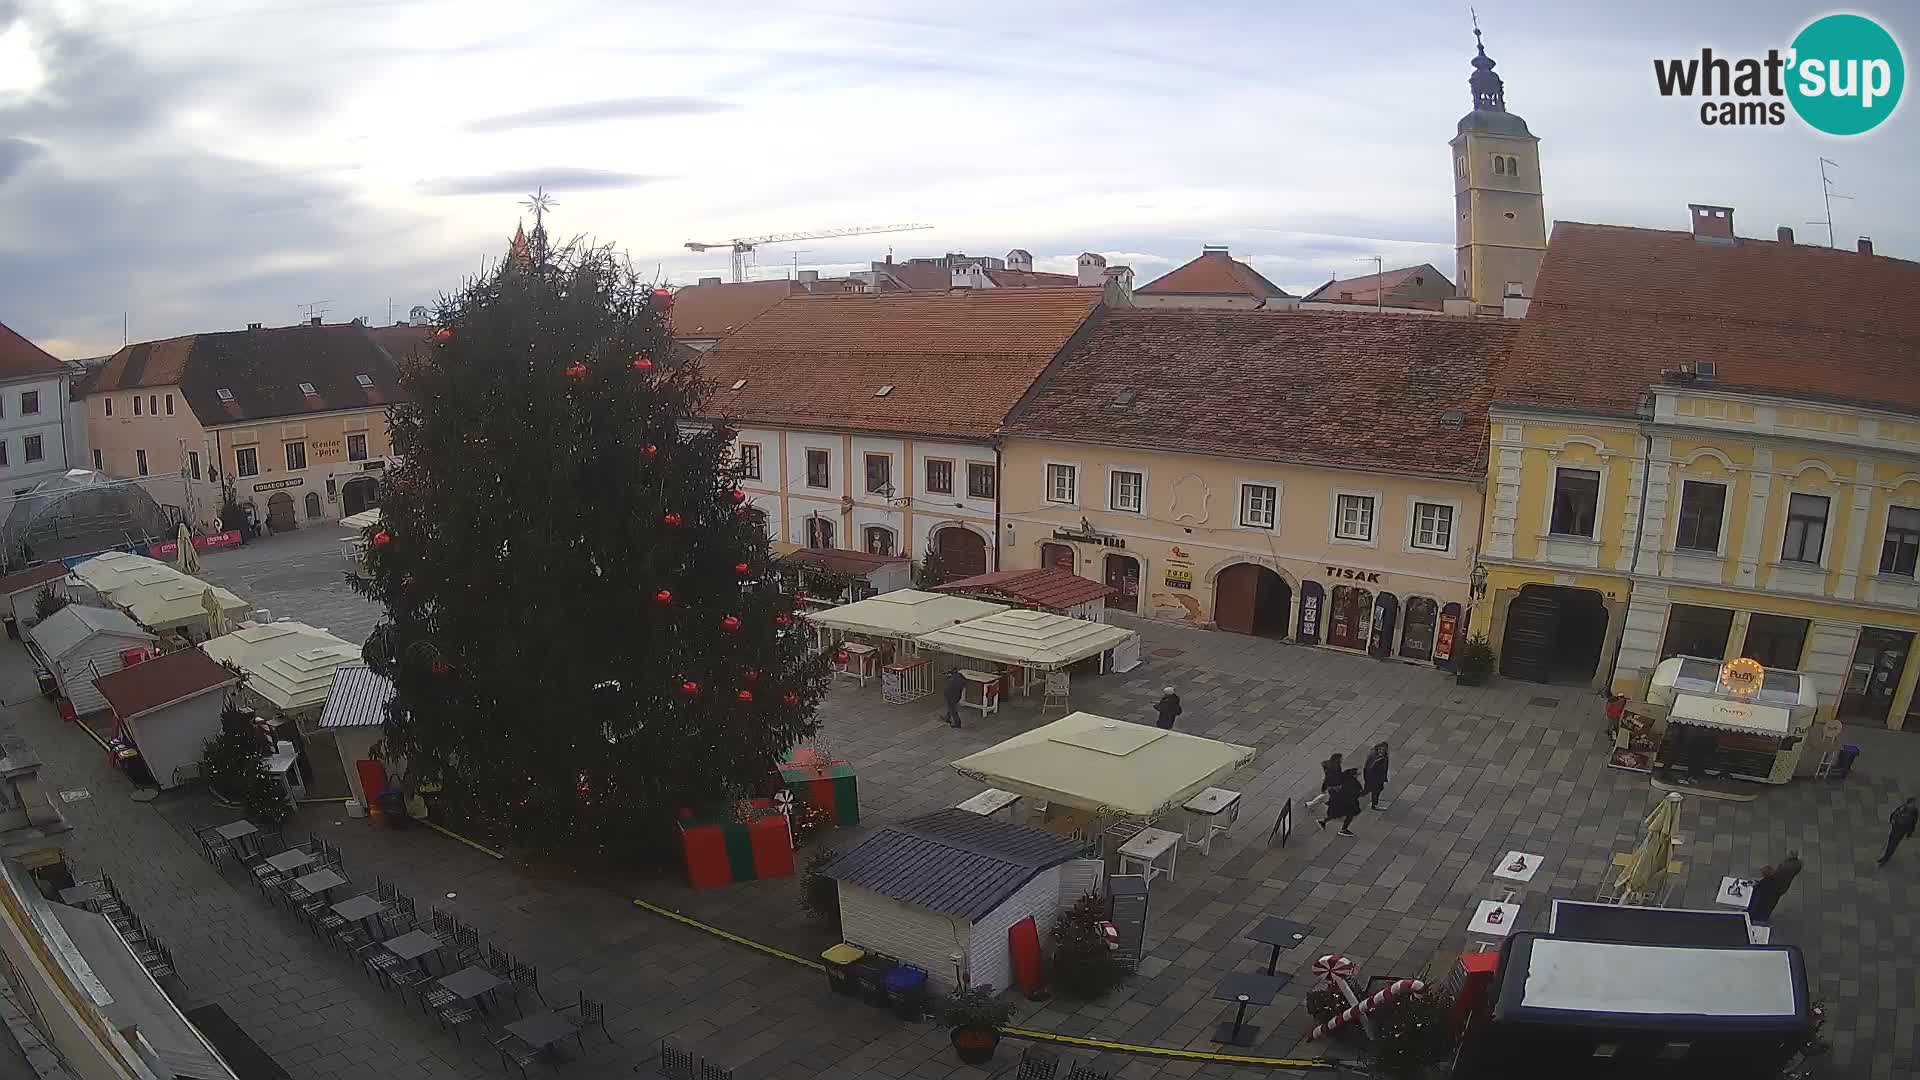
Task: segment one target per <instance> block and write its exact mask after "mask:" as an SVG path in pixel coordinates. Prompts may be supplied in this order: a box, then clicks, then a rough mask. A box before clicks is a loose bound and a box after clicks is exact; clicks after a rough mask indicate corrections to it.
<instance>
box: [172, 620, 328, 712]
mask: <svg viewBox="0 0 1920 1080" xmlns="http://www.w3.org/2000/svg"><path fill="white" fill-rule="evenodd" d="M200 648H201V649H203V650H205V652H206V654H207V655H208V656H211V657H213V658H214V659H215V660H218V661H220V662H221V663H231V664H233V665H234V666H236V667H238V668H239V669H240V670H241V671H243V672H245V673H246V675H247V683H246V689H247V692H248V693H249V694H253V695H256V696H258V697H259V698H260V699H261V700H262V701H264V702H266V703H267V704H268V705H270V706H272V707H273V708H275V709H278V710H279V711H280V712H281V713H283V714H286V715H289V716H292V715H294V714H297V713H300V712H302V711H305V710H312V711H313V712H314V713H315V714H316V715H318V713H319V709H320V706H322V705H324V704H326V700H327V693H328V692H329V691H331V690H332V689H333V676H334V672H335V671H337V670H339V668H340V666H341V665H342V664H350V663H356V662H358V661H359V659H360V646H358V645H355V644H353V643H352V642H350V641H347V640H345V639H343V638H338V637H335V636H333V635H332V634H329V633H327V632H326V631H325V630H322V629H319V628H318V627H313V626H308V625H307V624H306V623H301V622H292V621H287V622H272V623H260V624H258V625H255V626H247V627H242V628H241V629H239V630H235V631H234V632H233V633H231V634H222V635H221V636H219V637H217V638H214V639H213V640H212V641H209V642H207V643H205V644H204V645H201V646H200Z"/></svg>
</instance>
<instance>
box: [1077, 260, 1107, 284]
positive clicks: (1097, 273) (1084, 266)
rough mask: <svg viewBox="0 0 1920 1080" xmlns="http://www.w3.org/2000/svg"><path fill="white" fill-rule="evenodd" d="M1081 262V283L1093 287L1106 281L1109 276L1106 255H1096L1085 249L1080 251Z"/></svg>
mask: <svg viewBox="0 0 1920 1080" xmlns="http://www.w3.org/2000/svg"><path fill="white" fill-rule="evenodd" d="M1079 264H1080V278H1079V284H1081V285H1083V286H1088V287H1091V286H1094V285H1101V284H1104V283H1105V280H1106V276H1107V260H1106V256H1104V255H1095V254H1094V253H1093V252H1091V251H1083V252H1081V253H1080V260H1079Z"/></svg>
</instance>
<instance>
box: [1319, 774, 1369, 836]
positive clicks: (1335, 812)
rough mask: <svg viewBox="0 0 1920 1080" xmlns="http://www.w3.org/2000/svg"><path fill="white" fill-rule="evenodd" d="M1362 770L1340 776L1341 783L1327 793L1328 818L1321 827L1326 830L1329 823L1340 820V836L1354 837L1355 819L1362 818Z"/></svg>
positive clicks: (1322, 822) (1321, 823)
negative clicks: (1335, 819) (1336, 819)
mask: <svg viewBox="0 0 1920 1080" xmlns="http://www.w3.org/2000/svg"><path fill="white" fill-rule="evenodd" d="M1361 790H1362V789H1361V785H1360V770H1359V769H1347V770H1346V771H1344V772H1342V773H1341V774H1340V782H1339V783H1338V784H1337V785H1335V786H1334V788H1333V790H1331V791H1329V792H1328V793H1327V816H1326V817H1325V818H1324V819H1322V820H1321V822H1320V827H1321V828H1323V829H1324V828H1326V827H1327V822H1329V821H1332V820H1333V819H1334V818H1340V819H1341V821H1340V835H1341V836H1352V835H1353V819H1354V818H1357V817H1359V816H1360V795H1361Z"/></svg>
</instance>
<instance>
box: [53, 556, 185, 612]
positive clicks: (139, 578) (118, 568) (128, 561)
mask: <svg viewBox="0 0 1920 1080" xmlns="http://www.w3.org/2000/svg"><path fill="white" fill-rule="evenodd" d="M179 573H180V571H178V570H175V569H174V568H173V567H171V566H168V565H167V564H166V563H163V562H161V561H160V560H158V559H149V558H147V557H146V556H145V555H135V554H133V553H132V552H130V551H109V552H105V553H103V554H100V555H95V556H94V557H93V558H91V559H88V560H86V561H85V562H83V563H80V564H79V565H77V566H75V567H74V568H73V576H74V577H76V578H79V579H80V580H81V581H82V582H83V583H85V584H86V585H87V587H88V588H90V589H92V590H93V591H94V593H95V594H96V595H98V596H99V597H100V598H101V599H102V600H106V599H110V598H111V597H112V595H113V593H114V592H115V591H116V590H118V589H121V588H125V587H126V586H129V585H135V584H151V583H153V582H157V581H166V580H171V578H172V577H173V576H174V575H177V574H179Z"/></svg>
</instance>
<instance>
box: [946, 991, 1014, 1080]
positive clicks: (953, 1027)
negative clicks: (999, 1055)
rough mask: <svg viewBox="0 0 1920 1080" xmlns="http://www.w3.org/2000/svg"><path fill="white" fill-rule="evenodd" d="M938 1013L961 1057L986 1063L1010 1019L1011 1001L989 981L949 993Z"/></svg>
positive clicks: (968, 1063)
mask: <svg viewBox="0 0 1920 1080" xmlns="http://www.w3.org/2000/svg"><path fill="white" fill-rule="evenodd" d="M940 1015H941V1018H942V1019H943V1020H945V1021H946V1024H947V1029H948V1030H947V1038H948V1039H949V1040H951V1041H952V1043H953V1052H954V1053H956V1054H958V1055H960V1061H961V1062H962V1063H963V1064H966V1065H985V1064H986V1063H987V1062H989V1061H992V1060H993V1051H994V1048H995V1047H997V1046H999V1045H1000V1029H1001V1028H1004V1027H1006V1026H1007V1021H1009V1020H1012V1019H1013V1003H1012V1002H1009V1001H1002V1000H1000V992H999V991H998V990H995V989H994V988H993V986H992V985H991V984H988V985H982V986H963V987H961V988H960V989H958V990H956V991H954V992H953V993H952V994H951V995H950V996H948V998H947V1000H946V1004H945V1007H944V1008H943V1009H942V1010H941V1014H940Z"/></svg>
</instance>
